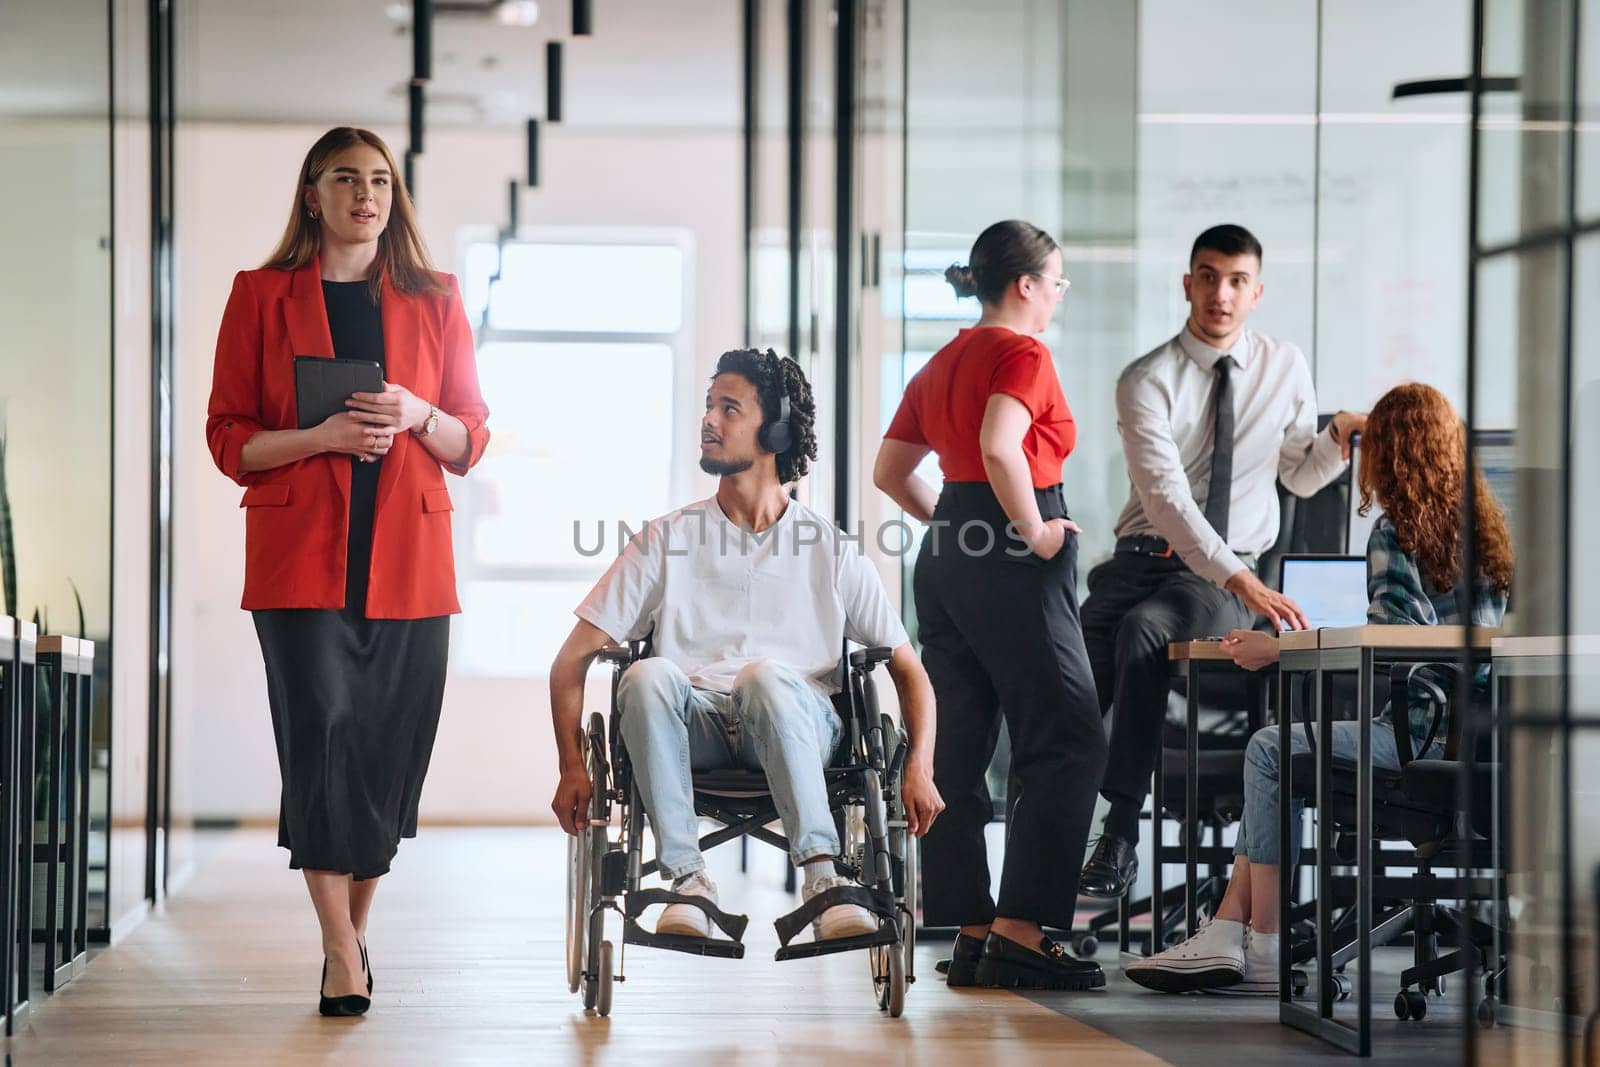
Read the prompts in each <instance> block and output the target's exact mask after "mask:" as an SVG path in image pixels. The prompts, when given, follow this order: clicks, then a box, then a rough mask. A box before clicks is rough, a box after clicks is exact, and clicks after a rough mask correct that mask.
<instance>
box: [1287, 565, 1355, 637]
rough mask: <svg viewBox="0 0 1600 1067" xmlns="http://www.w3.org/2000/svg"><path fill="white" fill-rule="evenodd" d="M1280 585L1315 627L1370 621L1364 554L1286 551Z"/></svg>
mask: <svg viewBox="0 0 1600 1067" xmlns="http://www.w3.org/2000/svg"><path fill="white" fill-rule="evenodd" d="M1280 588H1281V589H1282V591H1283V595H1284V596H1286V597H1288V598H1289V599H1290V600H1293V601H1294V602H1295V603H1296V604H1298V605H1299V606H1300V610H1301V611H1303V612H1305V616H1306V621H1307V622H1309V623H1310V624H1311V629H1313V630H1321V629H1324V628H1326V627H1329V626H1361V625H1363V624H1364V623H1365V622H1366V621H1367V560H1366V557H1364V556H1325V555H1310V554H1303V553H1300V554H1297V553H1290V554H1287V555H1285V556H1284V557H1283V577H1282V580H1281V582H1280Z"/></svg>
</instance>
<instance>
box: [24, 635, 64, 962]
mask: <svg viewBox="0 0 1600 1067" xmlns="http://www.w3.org/2000/svg"><path fill="white" fill-rule="evenodd" d="M41 658H43V657H41ZM55 664H56V666H55V669H54V673H53V674H52V675H51V676H50V688H51V694H50V716H49V721H48V733H47V734H46V736H47V738H48V739H49V746H50V747H49V752H48V754H47V755H46V759H47V760H48V761H49V767H48V770H47V772H46V774H45V781H46V783H47V784H46V788H45V810H44V818H45V824H46V827H47V829H46V831H45V852H44V855H45V876H44V887H45V888H44V905H45V906H44V927H43V928H42V934H43V936H44V991H45V992H46V993H53V992H55V991H56V989H57V988H58V987H59V986H60V984H61V981H60V980H61V977H62V976H61V975H60V974H59V973H58V967H59V965H60V957H61V880H62V878H61V876H62V873H63V872H62V870H61V837H62V831H63V826H62V822H61V789H62V776H63V775H64V774H65V773H66V771H67V768H66V767H64V766H63V764H64V763H65V752H64V751H63V750H64V749H65V748H66V744H65V743H64V738H65V735H66V732H67V731H66V729H65V726H64V723H65V721H66V714H67V708H66V702H67V692H66V689H67V687H66V684H65V678H66V668H65V666H64V665H63V664H62V662H61V659H60V658H57V659H56V660H55ZM39 669H40V670H44V669H45V667H44V665H43V664H41V665H40V667H39ZM32 859H33V862H34V863H38V861H39V856H38V854H37V853H36V854H35V855H34V856H33V857H32ZM29 869H30V871H31V870H32V867H31V866H30V868H29Z"/></svg>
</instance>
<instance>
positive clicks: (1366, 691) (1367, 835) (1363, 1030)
mask: <svg viewBox="0 0 1600 1067" xmlns="http://www.w3.org/2000/svg"><path fill="white" fill-rule="evenodd" d="M1373 674H1374V671H1373V653H1372V649H1370V648H1364V649H1362V650H1361V670H1360V677H1359V681H1358V687H1359V691H1360V696H1359V697H1358V699H1359V701H1360V704H1359V705H1358V707H1357V708H1356V716H1357V721H1358V722H1359V723H1360V724H1361V725H1360V733H1361V742H1360V753H1359V756H1358V758H1357V766H1356V838H1357V840H1356V863H1357V864H1358V865H1359V866H1358V868H1357V871H1356V945H1357V947H1356V981H1357V982H1358V983H1359V984H1360V986H1361V989H1360V990H1359V992H1358V996H1359V998H1360V999H1358V1000H1357V1001H1356V1042H1357V1044H1358V1046H1359V1051H1358V1052H1357V1053H1356V1054H1357V1055H1358V1056H1370V1055H1372V705H1373V693H1372V686H1373V682H1374V678H1373ZM1402 713H1403V712H1402ZM1330 736H1331V733H1330ZM1331 758H1332V757H1331V755H1330V757H1329V759H1330V761H1331ZM1469 1025H1470V1024H1469Z"/></svg>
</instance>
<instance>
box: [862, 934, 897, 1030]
mask: <svg viewBox="0 0 1600 1067" xmlns="http://www.w3.org/2000/svg"><path fill="white" fill-rule="evenodd" d="M904 946H905V942H904V940H902V941H901V943H900V944H896V945H879V946H877V947H875V948H872V949H870V950H869V955H870V956H871V959H872V989H873V992H874V993H875V994H876V996H877V1000H878V1010H879V1011H886V1012H888V1013H889V1018H891V1019H898V1018H900V1016H901V1014H902V1013H903V1012H904V1011H905V1010H906V954H905V951H904Z"/></svg>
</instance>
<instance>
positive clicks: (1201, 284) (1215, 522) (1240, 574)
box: [1081, 225, 1366, 899]
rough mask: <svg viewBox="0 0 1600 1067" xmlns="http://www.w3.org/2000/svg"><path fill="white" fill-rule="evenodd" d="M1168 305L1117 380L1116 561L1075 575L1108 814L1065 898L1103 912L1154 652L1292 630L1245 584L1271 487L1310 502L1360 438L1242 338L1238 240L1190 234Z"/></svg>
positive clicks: (1303, 376)
mask: <svg viewBox="0 0 1600 1067" xmlns="http://www.w3.org/2000/svg"><path fill="white" fill-rule="evenodd" d="M1183 291H1184V296H1185V298H1186V299H1187V300H1188V302H1189V320H1188V322H1187V323H1185V325H1184V327H1183V329H1182V330H1180V331H1179V332H1178V335H1177V336H1176V337H1174V338H1173V339H1172V340H1170V341H1168V342H1167V343H1165V344H1163V345H1162V346H1161V347H1159V348H1157V349H1156V350H1155V351H1153V352H1151V353H1150V354H1148V355H1146V356H1143V357H1142V358H1140V359H1137V360H1135V361H1134V362H1133V363H1132V364H1130V365H1129V366H1128V368H1127V369H1126V370H1124V371H1123V372H1122V375H1121V377H1120V378H1119V379H1118V380H1117V428H1118V430H1119V431H1120V432H1121V434H1122V451H1123V455H1124V457H1125V459H1126V460H1127V466H1128V478H1129V481H1130V482H1131V483H1132V492H1131V493H1130V494H1129V497H1128V504H1127V506H1126V507H1125V508H1123V511H1122V515H1121V517H1120V518H1119V519H1118V520H1117V531H1116V532H1117V546H1116V554H1115V555H1113V556H1112V557H1111V559H1109V560H1107V561H1106V562H1104V563H1102V564H1100V565H1099V566H1098V567H1096V568H1095V569H1094V570H1093V571H1091V572H1090V573H1089V598H1088V599H1087V600H1086V601H1085V602H1084V605H1083V613H1082V617H1083V636H1084V643H1085V644H1086V645H1087V646H1088V651H1089V661H1090V664H1091V665H1092V667H1093V669H1094V680H1095V689H1096V690H1097V692H1098V694H1099V698H1100V707H1101V710H1102V711H1105V710H1106V709H1107V708H1110V707H1115V708H1116V717H1115V719H1114V720H1113V721H1112V730H1111V747H1110V758H1109V760H1108V761H1107V764H1106V774H1105V779H1104V781H1103V783H1102V785H1101V790H1100V792H1101V795H1102V796H1104V797H1105V798H1106V800H1108V801H1109V802H1110V804H1111V810H1110V811H1109V812H1108V813H1107V814H1106V817H1105V823H1104V826H1103V828H1102V833H1101V836H1100V839H1099V841H1098V842H1097V843H1096V845H1095V849H1094V851H1093V853H1092V854H1091V855H1090V858H1089V861H1088V863H1087V864H1085V866H1084V869H1083V879H1082V882H1081V888H1082V891H1083V892H1084V893H1086V894H1089V895H1091V896H1098V897H1105V898H1108V899H1109V898H1115V897H1120V896H1122V895H1123V894H1124V893H1126V892H1127V890H1128V886H1129V885H1131V884H1132V882H1133V878H1134V875H1135V873H1136V872H1137V870H1138V861H1137V859H1136V858H1135V852H1134V846H1135V845H1136V844H1137V843H1138V839H1139V811H1140V809H1141V808H1142V807H1143V806H1144V799H1145V795H1146V794H1147V793H1148V792H1149V788H1150V775H1151V773H1152V772H1153V771H1154V769H1155V767H1156V761H1157V758H1158V757H1159V755H1160V752H1161V726H1162V722H1163V720H1164V719H1165V717H1166V710H1167V645H1168V644H1169V643H1170V642H1173V641H1184V640H1189V639H1192V638H1196V637H1204V636H1206V635H1208V634H1225V633H1227V632H1228V631H1229V630H1233V629H1239V628H1248V627H1249V626H1250V625H1251V623H1252V622H1253V621H1254V620H1253V619H1252V615H1253V614H1258V615H1260V616H1262V617H1263V618H1266V619H1268V620H1270V621H1271V622H1272V623H1273V625H1274V626H1275V627H1277V628H1278V629H1303V628H1305V626H1306V620H1305V616H1304V615H1303V614H1301V612H1300V609H1299V608H1298V607H1297V606H1296V605H1295V604H1294V602H1293V601H1291V600H1290V599H1289V598H1288V597H1285V596H1283V595H1282V594H1281V593H1278V592H1275V591H1274V590H1272V589H1269V588H1267V586H1266V585H1265V584H1263V583H1262V581H1261V579H1260V578H1258V577H1256V572H1255V565H1256V560H1257V558H1258V557H1259V556H1260V555H1261V553H1263V552H1265V551H1266V550H1267V549H1268V548H1270V547H1271V546H1272V545H1273V543H1274V542H1275V541H1276V540H1277V537H1278V495H1277V487H1276V485H1275V483H1276V482H1278V481H1279V480H1281V481H1282V482H1283V484H1284V486H1285V487H1286V488H1288V490H1289V491H1290V492H1292V493H1294V494H1295V495H1296V496H1301V497H1308V496H1311V495H1312V494H1313V493H1315V492H1316V491H1317V490H1319V489H1321V488H1322V487H1323V486H1325V485H1327V484H1328V483H1329V482H1331V481H1332V480H1333V479H1334V478H1335V477H1336V476H1337V475H1338V474H1339V472H1340V471H1341V470H1342V469H1343V467H1344V464H1345V461H1346V460H1348V459H1349V455H1350V435H1351V434H1352V433H1359V432H1360V431H1361V429H1362V427H1363V426H1364V425H1365V424H1366V417H1365V416H1363V415H1356V414H1352V413H1350V412H1346V411H1341V412H1339V413H1338V414H1337V415H1335V416H1334V417H1333V420H1332V421H1331V422H1330V423H1329V424H1328V428H1327V429H1326V430H1325V431H1323V432H1321V433H1318V432H1317V400H1316V395H1315V392H1314V389H1313V386H1312V381H1311V368H1310V366H1309V365H1308V363H1307V361H1306V358H1305V356H1304V355H1303V354H1302V353H1301V351H1300V349H1299V348H1297V347H1296V346H1295V345H1293V344H1290V343H1288V342H1286V341H1279V340H1277V339H1275V338H1271V337H1267V336H1264V335H1262V334H1259V333H1256V332H1255V331H1253V330H1247V329H1245V320H1246V319H1248V318H1249V316H1250V312H1251V311H1252V310H1254V308H1255V306H1256V303H1257V302H1258V301H1259V300H1260V299H1261V293H1262V284H1261V243H1260V242H1259V241H1257V240H1256V238H1255V236H1254V235H1252V234H1251V233H1250V231H1249V230H1246V229H1245V228H1244V227H1242V226H1233V225H1223V226H1214V227H1212V228H1211V229H1209V230H1206V231H1205V232H1204V233H1202V234H1201V235H1200V236H1199V237H1198V238H1197V239H1196V240H1195V243H1194V248H1193V249H1192V251H1191V252H1190V255H1189V273H1187V274H1185V275H1184V277H1183ZM1217 442H1221V443H1222V444H1221V445H1217V444H1216V443H1217ZM1214 486H1224V487H1226V491H1225V492H1214V491H1213V487H1214Z"/></svg>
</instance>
